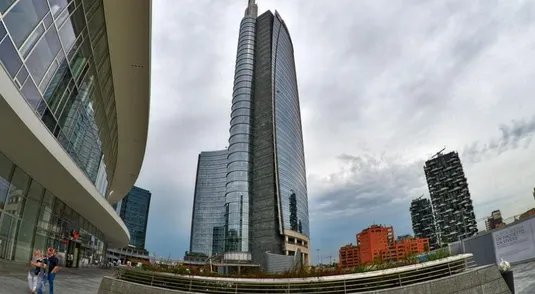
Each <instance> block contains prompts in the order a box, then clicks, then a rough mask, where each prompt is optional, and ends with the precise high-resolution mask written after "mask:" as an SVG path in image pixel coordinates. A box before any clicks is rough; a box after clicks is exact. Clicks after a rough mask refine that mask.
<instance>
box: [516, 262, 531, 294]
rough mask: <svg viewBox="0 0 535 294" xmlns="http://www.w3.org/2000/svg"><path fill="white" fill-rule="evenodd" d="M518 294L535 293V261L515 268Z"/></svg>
mask: <svg viewBox="0 0 535 294" xmlns="http://www.w3.org/2000/svg"><path fill="white" fill-rule="evenodd" d="M513 274H514V277H515V291H516V294H533V293H535V261H532V262H527V263H523V264H518V265H514V266H513Z"/></svg>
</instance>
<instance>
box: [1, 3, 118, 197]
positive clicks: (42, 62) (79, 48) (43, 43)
mask: <svg viewBox="0 0 535 294" xmlns="http://www.w3.org/2000/svg"><path fill="white" fill-rule="evenodd" d="M0 13H1V14H0V60H1V61H2V66H3V67H4V69H5V71H6V72H7V74H8V75H10V77H11V78H12V80H13V83H14V85H15V86H16V87H17V89H18V90H19V91H20V93H21V95H22V96H23V97H24V99H25V100H26V101H27V102H28V104H29V106H30V107H31V108H32V109H33V110H34V111H35V114H36V115H37V116H38V117H39V118H40V119H41V120H42V122H43V124H44V125H45V126H46V127H47V128H48V130H49V131H50V133H51V135H53V136H54V137H55V138H56V139H57V140H58V142H59V143H60V144H61V146H63V148H64V149H65V151H67V153H68V154H69V155H70V156H71V158H72V159H73V161H74V162H76V164H77V165H78V166H79V167H80V169H82V170H83V171H84V173H85V174H86V176H87V177H88V178H89V179H90V180H91V181H92V182H93V183H95V184H96V185H97V186H98V189H99V191H100V192H101V193H102V194H103V195H104V196H106V195H107V184H108V182H110V180H111V178H112V177H113V173H114V171H115V164H116V158H117V114H116V111H115V97H114V91H113V79H112V74H111V72H112V71H111V64H110V56H109V50H108V44H107V34H106V25H105V19H104V9H103V6H102V0H19V1H9V0H4V1H0Z"/></svg>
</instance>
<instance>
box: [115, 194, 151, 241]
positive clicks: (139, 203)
mask: <svg viewBox="0 0 535 294" xmlns="http://www.w3.org/2000/svg"><path fill="white" fill-rule="evenodd" d="M151 197H152V194H151V192H150V191H148V190H145V189H142V188H139V187H136V186H134V187H132V189H131V190H130V192H128V194H127V195H126V197H124V198H123V199H122V200H120V201H119V202H117V203H116V204H115V205H114V208H115V210H116V211H117V214H119V216H120V217H121V219H122V220H123V221H124V223H125V224H126V227H127V228H128V231H129V232H130V244H129V245H131V246H133V247H134V248H137V249H145V241H146V239H147V224H148V220H149V209H150V199H151Z"/></svg>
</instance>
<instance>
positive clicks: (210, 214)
mask: <svg viewBox="0 0 535 294" xmlns="http://www.w3.org/2000/svg"><path fill="white" fill-rule="evenodd" d="M227 156H228V151H227V150H220V151H211V152H201V154H200V155H199V161H198V163H197V179H196V181H195V196H194V199H193V214H192V221H191V237H190V238H191V239H190V249H189V250H190V252H193V253H204V254H206V255H207V256H212V255H216V254H219V253H223V252H224V250H225V228H226V227H230V226H225V224H226V221H227V218H226V217H225V216H226V215H225V214H224V213H225V211H227V213H228V210H227V208H228V207H229V205H228V204H225V185H226V182H227V181H226V180H227V176H226V175H227V162H228V161H227ZM227 215H228V214H227ZM231 237H232V238H231V239H230V240H229V242H231V244H236V243H237V242H238V240H239V239H238V238H237V235H236V233H235V231H231Z"/></svg>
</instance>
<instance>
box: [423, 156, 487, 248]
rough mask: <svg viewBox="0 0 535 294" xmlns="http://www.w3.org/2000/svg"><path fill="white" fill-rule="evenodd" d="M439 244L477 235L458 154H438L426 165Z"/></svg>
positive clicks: (472, 208)
mask: <svg viewBox="0 0 535 294" xmlns="http://www.w3.org/2000/svg"><path fill="white" fill-rule="evenodd" d="M424 171H425V177H426V179H427V186H428V188H429V195H430V196H431V202H432V205H433V210H434V213H435V220H436V225H437V230H438V232H437V233H438V235H439V236H440V237H439V242H441V243H450V242H455V241H458V240H459V238H465V237H470V236H472V235H474V234H475V233H477V224H476V217H475V214H474V206H473V205H472V199H471V198H470V191H468V182H467V180H466V177H465V175H464V171H463V166H462V164H461V160H460V159H459V154H457V152H454V151H452V152H449V153H447V154H442V153H441V152H439V153H437V154H436V155H435V156H434V158H432V159H430V160H428V161H426V162H425V166H424Z"/></svg>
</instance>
